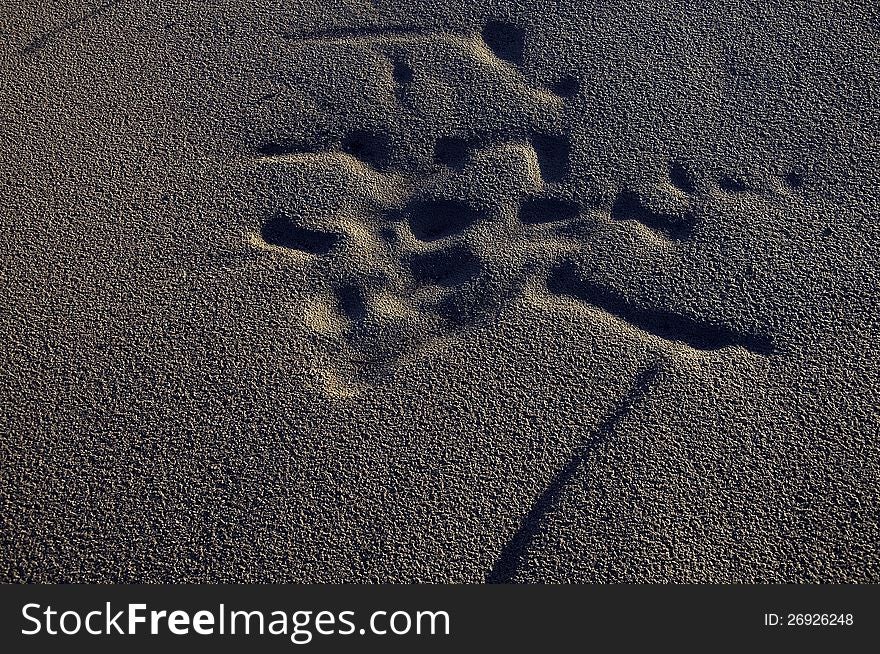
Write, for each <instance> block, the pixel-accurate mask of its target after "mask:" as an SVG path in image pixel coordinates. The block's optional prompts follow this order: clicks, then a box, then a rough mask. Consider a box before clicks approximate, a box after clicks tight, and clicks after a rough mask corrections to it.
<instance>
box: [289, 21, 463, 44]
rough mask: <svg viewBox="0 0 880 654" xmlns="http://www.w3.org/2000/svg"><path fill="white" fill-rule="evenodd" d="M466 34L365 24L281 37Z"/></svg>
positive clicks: (302, 39) (330, 38)
mask: <svg viewBox="0 0 880 654" xmlns="http://www.w3.org/2000/svg"><path fill="white" fill-rule="evenodd" d="M456 35H458V36H467V33H466V32H461V33H456V32H454V31H452V30H441V29H437V28H433V27H420V26H415V25H412V26H399V27H375V26H371V25H366V26H362V27H338V28H331V29H327V30H319V31H317V32H309V33H306V34H296V33H293V32H288V33H286V34H281V38H283V39H286V40H288V41H295V42H301V43H308V42H311V41H318V42H320V41H356V40H360V39H382V38H394V39H408V38H418V39H430V38H438V37H444V36H456Z"/></svg>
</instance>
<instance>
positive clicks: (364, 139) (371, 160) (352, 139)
mask: <svg viewBox="0 0 880 654" xmlns="http://www.w3.org/2000/svg"><path fill="white" fill-rule="evenodd" d="M341 149H342V151H343V152H345V153H346V154H350V155H351V156H353V157H354V158H355V159H358V160H360V161H361V162H363V163H365V164H367V165H368V166H372V167H373V168H375V169H377V170H385V169H386V168H388V165H389V163H390V162H391V137H390V136H388V135H387V134H381V133H378V132H369V131H366V130H356V131H354V132H351V133H349V134H348V135H346V137H345V138H344V139H343V140H342V144H341Z"/></svg>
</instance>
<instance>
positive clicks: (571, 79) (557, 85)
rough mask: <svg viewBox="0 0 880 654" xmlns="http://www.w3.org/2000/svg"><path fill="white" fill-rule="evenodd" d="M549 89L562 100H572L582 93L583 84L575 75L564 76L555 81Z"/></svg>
mask: <svg viewBox="0 0 880 654" xmlns="http://www.w3.org/2000/svg"><path fill="white" fill-rule="evenodd" d="M549 88H550V91H551V92H552V93H554V94H556V95H558V96H559V97H560V98H566V99H570V98H573V97H575V96H576V95H577V94H578V93H580V92H581V83H580V80H578V78H577V77H575V76H574V75H563V76H561V77H557V78H556V79H555V80H553V81H552V82H551V83H550V86H549Z"/></svg>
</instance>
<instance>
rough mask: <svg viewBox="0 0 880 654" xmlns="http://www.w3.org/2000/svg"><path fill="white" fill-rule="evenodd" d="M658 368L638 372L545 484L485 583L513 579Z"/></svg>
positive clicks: (643, 392) (656, 365)
mask: <svg viewBox="0 0 880 654" xmlns="http://www.w3.org/2000/svg"><path fill="white" fill-rule="evenodd" d="M659 372H660V366H659V365H658V364H654V365H652V366H651V367H649V368H647V369H646V370H644V371H642V372H641V373H640V374H639V376H638V377H637V378H636V380H635V382H634V383H633V386H632V388H631V389H630V391H629V393H627V395H626V397H624V398H623V400H621V401H620V402H619V403H618V404H617V407H616V408H615V409H614V411H613V412H612V413H611V414H610V415H609V416H608V417H606V418H605V420H603V421H602V423H601V424H600V425H599V428H598V429H597V430H596V432H595V435H594V436H593V437H592V438H591V439H589V440H588V441H587V442H585V443H583V444H582V445H581V446H580V447H579V448H578V449H577V450H576V451H575V452H574V454H572V456H571V458H570V459H569V460H568V463H566V464H565V467H563V468H562V470H560V471H559V472H558V473H556V476H555V477H553V479H552V480H551V481H550V483H549V484H548V485H547V488H546V489H545V490H544V492H543V493H541V495H540V496H539V497H538V499H537V500H536V501H535V504H534V505H533V506H532V509H531V511H529V512H528V514H527V515H526V516H525V518H523V520H522V523H521V525H520V528H519V529H518V530H517V532H516V533H515V534H514V535H513V537H512V538H511V539H510V540H509V541H508V543H507V545H505V547H504V549H503V550H501V554H500V555H499V556H498V560H497V561H495V565H494V566H493V567H492V570H491V571H490V572H489V574H488V575H487V576H486V583H489V584H507V583H511V581H512V580H513V579H514V577H515V576H516V573H517V572H518V571H519V569H520V567H521V566H522V563H523V559H524V558H525V556H526V554H527V552H528V550H529V547H530V546H531V544H532V543H533V542H534V540H535V537H536V536H537V535H538V534H539V533H540V531H541V525H542V524H543V522H544V519H545V518H546V516H547V515H548V514H550V513H551V512H552V511H553V510H554V509H555V508H556V506H557V505H558V504H559V500H560V498H561V497H562V493H563V491H564V490H565V489H566V487H568V485H569V484H570V483H571V481H572V479H573V478H574V476H575V474H576V473H577V471H578V469H579V468H580V467H581V466H582V465H583V464H584V463H586V461H587V460H588V459H589V457H590V455H591V454H592V453H593V451H595V449H596V448H597V447H599V446H600V445H602V444H603V443H605V442H606V441H607V440H608V439H609V438H610V437H611V436H612V435H613V434H614V431H615V430H616V429H617V427H618V425H620V422H621V421H622V420H623V419H624V418H625V417H626V416H627V414H629V412H630V411H632V409H633V407H635V405H636V404H638V403H639V402H641V401H642V400H643V399H644V398H645V397H646V396H647V394H648V392H649V391H650V390H651V389H652V388H653V386H654V382H655V381H656V378H657V375H658V373H659Z"/></svg>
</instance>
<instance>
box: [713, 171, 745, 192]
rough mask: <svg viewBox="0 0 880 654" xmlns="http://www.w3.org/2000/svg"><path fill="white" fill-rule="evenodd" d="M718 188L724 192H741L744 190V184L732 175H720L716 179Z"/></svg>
mask: <svg viewBox="0 0 880 654" xmlns="http://www.w3.org/2000/svg"><path fill="white" fill-rule="evenodd" d="M718 188H720V189H721V190H722V191H725V192H726V193H743V192H745V191H746V185H745V184H744V183H743V182H742V180H740V179H739V178H738V177H734V176H733V175H722V176H721V179H719V180H718Z"/></svg>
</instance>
